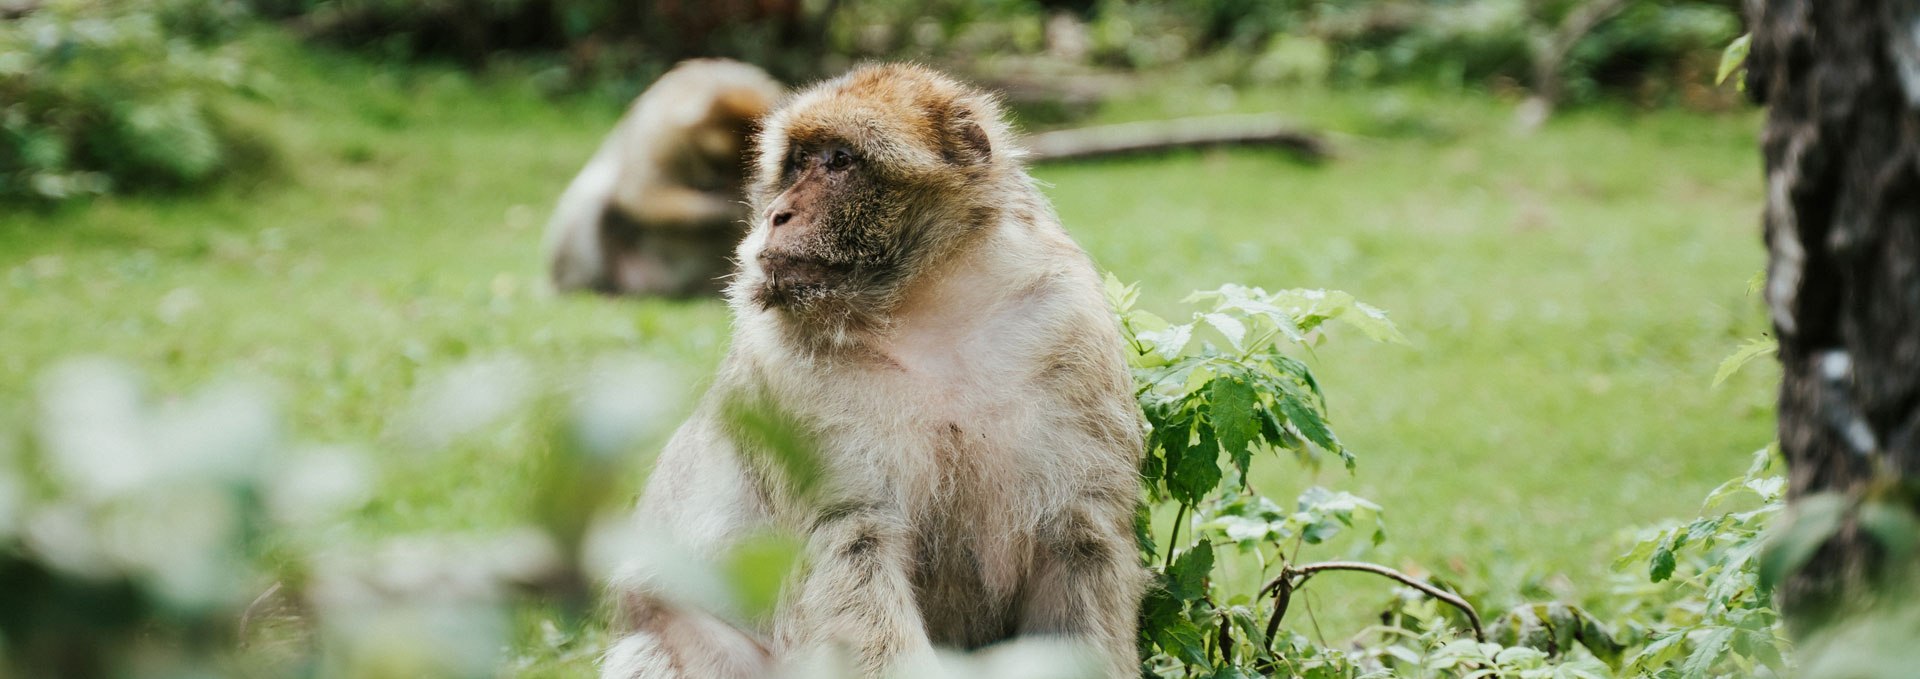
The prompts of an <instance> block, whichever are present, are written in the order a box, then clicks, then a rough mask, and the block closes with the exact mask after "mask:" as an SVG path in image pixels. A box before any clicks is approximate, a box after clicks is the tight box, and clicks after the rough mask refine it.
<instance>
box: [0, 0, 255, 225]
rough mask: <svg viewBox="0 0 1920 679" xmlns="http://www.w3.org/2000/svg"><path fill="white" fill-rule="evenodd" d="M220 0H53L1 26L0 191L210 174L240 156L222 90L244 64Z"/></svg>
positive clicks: (74, 193) (102, 187) (34, 193)
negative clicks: (226, 43)
mask: <svg viewBox="0 0 1920 679" xmlns="http://www.w3.org/2000/svg"><path fill="white" fill-rule="evenodd" d="M239 11H240V10H238V9H237V6H236V5H233V4H232V3H228V2H222V1H221V0H175V1H170V2H160V3H152V4H134V3H94V2H83V1H78V0H75V1H68V2H53V3H49V4H48V5H47V6H45V7H43V8H41V9H39V10H37V11H35V12H33V13H31V14H28V15H26V16H25V17H22V18H19V19H16V20H14V21H12V22H11V23H9V24H7V25H5V26H4V30H0V200H34V201H59V200H65V199H70V198H75V197H80V196H88V195H97V194H104V193H110V192H116V191H129V190H136V189H143V188H180V187H186V186H192V185H196V184H200V183H203V182H205V181H206V180H208V179H210V178H212V177H213V176H215V175H216V174H218V173H219V171H220V170H222V169H223V168H224V167H226V166H227V164H228V163H229V161H231V160H232V159H233V158H234V157H235V156H236V154H235V150H236V142H235V137H236V135H234V134H233V133H232V132H231V131H230V129H229V127H228V125H227V123H226V122H225V121H224V120H223V119H222V117H221V116H220V114H219V112H218V111H217V110H216V109H215V106H214V100H215V99H216V98H217V97H218V96H219V95H221V94H223V93H229V92H234V91H237V90H240V89H242V88H243V86H244V80H245V78H246V69H245V67H244V66H243V64H242V63H241V62H240V61H239V60H238V59H237V58H235V57H234V55H233V54H231V53H230V52H227V51H223V50H221V49H219V48H216V47H212V45H213V44H214V43H216V42H218V41H219V40H221V39H223V38H224V37H226V36H228V35H230V34H231V33H232V32H233V31H235V30H237V26H238V25H239V21H240V16H241V14H239V13H238V12H239Z"/></svg>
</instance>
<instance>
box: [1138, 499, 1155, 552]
mask: <svg viewBox="0 0 1920 679" xmlns="http://www.w3.org/2000/svg"><path fill="white" fill-rule="evenodd" d="M1133 541H1134V544H1136V545H1138V546H1139V547H1140V553H1141V554H1143V555H1145V556H1146V558H1147V559H1149V560H1151V559H1153V558H1154V557H1155V556H1157V555H1158V554H1159V553H1160V550H1159V548H1158V547H1156V546H1155V545H1154V543H1153V508H1152V507H1150V506H1148V505H1147V503H1145V502H1141V503H1137V504H1135V505H1134V506H1133Z"/></svg>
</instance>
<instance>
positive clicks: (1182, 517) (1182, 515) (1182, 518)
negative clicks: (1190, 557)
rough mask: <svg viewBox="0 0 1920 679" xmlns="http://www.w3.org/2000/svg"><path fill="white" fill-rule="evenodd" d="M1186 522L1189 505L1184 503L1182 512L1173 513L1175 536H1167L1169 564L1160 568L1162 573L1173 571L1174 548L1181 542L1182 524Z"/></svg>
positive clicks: (1181, 507) (1181, 508)
mask: <svg viewBox="0 0 1920 679" xmlns="http://www.w3.org/2000/svg"><path fill="white" fill-rule="evenodd" d="M1186 521H1187V505H1186V504H1185V503H1182V504H1181V505H1180V510H1179V511H1176V512H1174V513H1173V534H1172V535H1168V536H1167V563H1166V565H1164V566H1161V567H1160V572H1162V573H1164V572H1167V571H1170V570H1173V548H1174V547H1175V546H1176V545H1175V543H1178V542H1180V524H1182V523H1186Z"/></svg>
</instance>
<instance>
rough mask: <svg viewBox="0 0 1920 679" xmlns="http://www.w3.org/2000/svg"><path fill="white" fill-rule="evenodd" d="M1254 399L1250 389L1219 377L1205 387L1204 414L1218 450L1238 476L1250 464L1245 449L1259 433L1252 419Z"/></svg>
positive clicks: (1257, 425) (1233, 380)
mask: <svg viewBox="0 0 1920 679" xmlns="http://www.w3.org/2000/svg"><path fill="white" fill-rule="evenodd" d="M1256 399H1257V397H1256V396H1255V395H1254V393H1253V387H1250V386H1247V384H1246V383H1245V382H1241V381H1240V380H1237V379H1234V378H1231V377H1220V378H1218V379H1215V380H1214V381H1213V382H1212V383H1211V384H1209V385H1207V405H1208V407H1209V410H1208V412H1209V413H1211V414H1212V415H1213V428H1214V431H1215V432H1217V433H1218V434H1219V438H1220V447H1221V449H1223V450H1225V451H1227V455H1228V456H1229V457H1231V458H1232V459H1233V464H1234V466H1235V467H1238V468H1239V469H1240V473H1241V475H1242V476H1244V475H1245V474H1246V473H1247V467H1248V466H1249V465H1250V464H1251V462H1252V455H1251V453H1250V452H1249V450H1248V445H1249V444H1251V443H1252V442H1253V440H1254V437H1255V436H1258V435H1259V433H1260V423H1259V422H1258V421H1256V420H1255V419H1254V418H1255V417H1256V416H1258V415H1259V410H1258V404H1257V402H1256Z"/></svg>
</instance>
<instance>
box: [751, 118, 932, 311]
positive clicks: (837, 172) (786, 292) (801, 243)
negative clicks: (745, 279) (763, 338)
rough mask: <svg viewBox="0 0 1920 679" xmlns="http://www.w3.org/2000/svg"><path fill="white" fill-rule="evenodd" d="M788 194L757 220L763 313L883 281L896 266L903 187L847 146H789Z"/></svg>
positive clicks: (785, 170) (830, 141) (759, 296)
mask: <svg viewBox="0 0 1920 679" xmlns="http://www.w3.org/2000/svg"><path fill="white" fill-rule="evenodd" d="M782 171H783V173H784V174H785V190H783V191H781V192H780V194H779V196H778V197H776V198H775V199H774V200H773V202H772V203H771V204H769V205H768V206H767V209H766V210H765V211H763V212H762V214H761V215H759V217H760V219H762V220H764V225H763V226H762V227H761V228H762V231H763V232H764V239H763V240H762V241H761V243H760V248H759V251H758V252H756V253H754V254H753V256H754V263H755V264H757V265H758V266H757V268H758V270H759V273H760V275H761V278H762V280H760V281H759V289H758V290H757V291H756V297H757V300H758V301H759V302H760V303H761V304H762V305H763V306H776V307H800V306H805V305H808V304H811V303H817V302H820V301H822V300H825V299H827V298H831V297H836V296H844V295H848V294H851V293H855V292H858V290H859V289H860V288H863V287H869V286H873V285H876V284H879V283H882V282H884V279H885V278H886V277H887V276H888V275H889V273H890V272H892V271H893V270H894V269H895V268H896V265H897V262H895V261H893V257H894V254H895V253H896V252H898V250H899V248H898V247H897V246H895V244H894V243H893V242H892V240H893V238H892V236H894V235H896V232H897V231H898V226H899V225H898V222H899V221H900V218H901V216H902V215H901V213H902V212H903V210H902V208H903V207H904V206H903V204H902V201H901V200H900V199H899V194H900V187H899V186H897V185H896V182H895V181H893V178H890V177H887V176H886V175H885V173H884V172H883V171H881V168H876V167H873V164H872V163H871V162H870V161H869V160H868V159H867V158H865V157H863V154H861V153H860V152H859V150H858V149H856V148H854V147H853V146H852V145H851V144H849V143H847V142H845V141H841V140H834V139H823V140H818V141H816V142H814V143H804V144H794V145H793V146H792V148H791V149H790V153H789V154H788V157H787V158H786V161H785V167H784V168H783V170H782Z"/></svg>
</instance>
